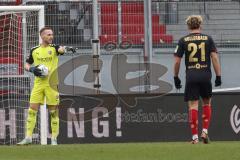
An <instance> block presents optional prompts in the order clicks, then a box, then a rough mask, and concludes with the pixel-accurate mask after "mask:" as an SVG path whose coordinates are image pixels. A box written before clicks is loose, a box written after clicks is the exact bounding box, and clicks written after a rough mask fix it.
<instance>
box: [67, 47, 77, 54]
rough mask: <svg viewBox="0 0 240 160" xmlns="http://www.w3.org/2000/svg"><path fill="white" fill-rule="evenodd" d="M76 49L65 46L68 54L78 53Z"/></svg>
mask: <svg viewBox="0 0 240 160" xmlns="http://www.w3.org/2000/svg"><path fill="white" fill-rule="evenodd" d="M76 49H77V48H75V47H68V46H65V51H66V52H72V53H75V52H76Z"/></svg>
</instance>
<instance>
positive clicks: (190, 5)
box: [25, 0, 240, 51]
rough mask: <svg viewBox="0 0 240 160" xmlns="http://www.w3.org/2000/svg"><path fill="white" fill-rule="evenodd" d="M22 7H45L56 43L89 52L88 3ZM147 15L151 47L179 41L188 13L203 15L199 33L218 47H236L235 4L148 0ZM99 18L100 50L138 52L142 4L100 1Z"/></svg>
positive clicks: (239, 8)
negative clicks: (116, 49)
mask: <svg viewBox="0 0 240 160" xmlns="http://www.w3.org/2000/svg"><path fill="white" fill-rule="evenodd" d="M25 4H27V5H31V4H43V5H45V12H46V25H48V26H52V27H53V29H54V31H55V33H56V43H60V44H67V45H74V46H78V47H80V48H85V49H89V48H91V39H92V32H93V23H92V1H82V0H79V1H76V0H75V1H29V0H28V1H25ZM151 12H152V43H153V47H154V48H159V47H160V48H174V47H175V45H176V43H177V41H178V39H179V38H180V37H181V36H183V35H185V34H187V27H186V25H185V19H186V18H187V16H188V15H191V14H200V15H202V16H203V18H204V25H203V31H204V32H205V33H207V34H210V35H212V37H213V39H214V40H215V42H216V43H217V44H218V45H219V46H221V47H231V48H232V47H233V48H234V47H239V45H238V43H239V42H240V38H239V37H240V36H239V33H240V29H239V27H238V25H239V24H240V4H239V1H220V0H218V1H216V0H215V1H209V0H202V1H181V0H180V1H163V0H152V7H151ZM98 17H99V26H98V27H99V38H100V42H101V48H102V49H103V50H102V51H110V50H113V49H115V48H118V49H120V50H126V49H128V48H130V49H134V48H135V49H136V48H137V49H143V46H144V44H145V39H144V32H145V30H144V1H143V0H138V1H132V0H121V1H116V0H99V1H98ZM145 19H146V18H145ZM118 51H119V50H118Z"/></svg>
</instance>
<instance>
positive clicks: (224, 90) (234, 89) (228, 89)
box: [213, 87, 240, 92]
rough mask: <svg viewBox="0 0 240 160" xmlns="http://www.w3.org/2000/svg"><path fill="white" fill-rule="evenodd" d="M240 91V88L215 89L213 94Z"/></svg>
mask: <svg viewBox="0 0 240 160" xmlns="http://www.w3.org/2000/svg"><path fill="white" fill-rule="evenodd" d="M236 90H240V87H233V88H220V89H213V92H228V91H236Z"/></svg>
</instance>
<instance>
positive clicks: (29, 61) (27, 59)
mask: <svg viewBox="0 0 240 160" xmlns="http://www.w3.org/2000/svg"><path fill="white" fill-rule="evenodd" d="M33 50H34V49H31V50H30V54H29V55H28V56H27V58H26V62H27V63H29V64H33V63H34V60H33V56H32V53H33Z"/></svg>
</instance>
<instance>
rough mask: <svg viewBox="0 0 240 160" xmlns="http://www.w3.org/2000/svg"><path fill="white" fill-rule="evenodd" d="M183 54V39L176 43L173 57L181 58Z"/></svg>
mask: <svg viewBox="0 0 240 160" xmlns="http://www.w3.org/2000/svg"><path fill="white" fill-rule="evenodd" d="M183 54H184V42H183V39H182V38H181V39H180V40H179V41H178V44H177V46H176V49H175V51H174V56H177V57H183Z"/></svg>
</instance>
